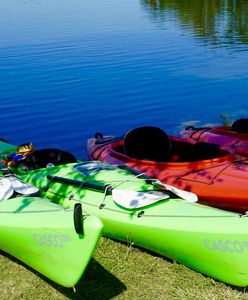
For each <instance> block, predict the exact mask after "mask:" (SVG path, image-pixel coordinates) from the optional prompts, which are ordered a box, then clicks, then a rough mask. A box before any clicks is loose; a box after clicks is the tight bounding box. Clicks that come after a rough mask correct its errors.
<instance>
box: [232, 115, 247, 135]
mask: <svg viewBox="0 0 248 300" xmlns="http://www.w3.org/2000/svg"><path fill="white" fill-rule="evenodd" d="M231 131H235V132H238V133H248V118H243V119H238V120H236V121H235V122H234V123H233V124H232V126H231Z"/></svg>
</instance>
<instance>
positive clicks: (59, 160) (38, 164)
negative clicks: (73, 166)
mask: <svg viewBox="0 0 248 300" xmlns="http://www.w3.org/2000/svg"><path fill="white" fill-rule="evenodd" d="M73 162H77V159H76V158H75V157H74V155H73V154H71V153H70V152H67V151H64V150H59V149H55V148H46V149H41V150H36V151H34V152H33V153H32V154H30V155H29V156H27V157H26V158H25V159H24V160H20V161H19V162H18V166H19V167H21V168H22V169H23V170H35V169H40V168H46V167H47V165H48V164H49V163H51V164H53V165H55V166H57V165H62V164H67V163H73Z"/></svg>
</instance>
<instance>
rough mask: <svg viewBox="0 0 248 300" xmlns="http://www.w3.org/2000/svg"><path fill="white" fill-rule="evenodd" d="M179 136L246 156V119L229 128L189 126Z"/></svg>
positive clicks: (247, 133) (247, 124)
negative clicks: (212, 144)
mask: <svg viewBox="0 0 248 300" xmlns="http://www.w3.org/2000/svg"><path fill="white" fill-rule="evenodd" d="M180 136H182V137H185V138H187V139H189V140H191V141H196V142H208V143H215V144H218V145H220V146H221V147H222V148H225V149H228V150H231V151H235V152H236V153H238V154H240V155H245V156H248V119H239V120H237V121H235V122H234V123H233V124H232V125H231V126H218V127H212V128H196V127H193V126H189V127H187V128H186V129H185V130H183V131H181V132H180Z"/></svg>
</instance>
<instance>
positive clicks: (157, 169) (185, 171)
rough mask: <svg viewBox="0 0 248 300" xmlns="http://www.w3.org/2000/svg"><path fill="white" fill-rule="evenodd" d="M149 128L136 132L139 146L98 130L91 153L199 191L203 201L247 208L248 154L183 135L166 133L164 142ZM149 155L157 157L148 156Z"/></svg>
mask: <svg viewBox="0 0 248 300" xmlns="http://www.w3.org/2000/svg"><path fill="white" fill-rule="evenodd" d="M150 128H151V127H143V128H138V131H139V129H141V131H142V130H143V132H142V134H143V133H144V132H146V131H147V130H148V134H145V135H144V136H145V138H144V136H142V134H141V136H139V132H138V135H135V134H134V140H133V142H134V144H135V143H136V145H134V148H135V147H136V150H135V149H134V150H133V149H132V143H130V142H132V138H131V139H127V137H129V135H128V134H127V135H125V136H122V137H119V138H118V137H112V136H103V135H102V134H99V133H98V134H96V136H95V137H94V138H90V139H89V140H88V142H87V151H88V156H89V158H90V159H92V160H100V161H104V162H110V163H113V164H126V165H128V166H129V167H131V168H133V169H135V170H138V171H139V172H143V173H145V174H146V175H148V176H151V177H156V178H158V179H159V180H160V181H162V182H163V183H166V184H169V185H173V186H175V187H178V188H180V189H184V190H187V191H190V192H193V193H195V194H197V195H198V198H199V202H201V203H203V204H206V205H211V206H214V207H218V208H222V209H226V210H232V211H237V212H242V213H244V212H246V211H248V197H247V195H248V159H247V158H246V157H240V156H238V155H236V154H235V153H233V152H231V151H228V150H226V149H222V148H220V147H219V146H218V145H216V144H210V143H203V142H200V143H196V142H190V141H187V140H186V139H184V138H181V137H173V136H167V140H166V141H164V143H163V141H162V140H163V138H161V137H160V138H157V136H156V134H154V133H155V132H156V130H155V132H151V135H150V136H149V130H150ZM154 128H156V127H154ZM142 139H143V141H142ZM144 140H145V141H144ZM157 140H159V143H157V142H156V141H157ZM166 143H167V146H168V143H170V147H169V148H171V149H170V150H169V151H168V149H166V148H165V144H166ZM146 144H147V145H146ZM149 144H150V145H149ZM130 145H131V147H130ZM151 145H152V146H151ZM146 146H147V147H146ZM149 146H150V148H149ZM160 146H161V147H160ZM146 148H147V149H148V151H147V152H148V154H147V153H145V154H144V155H148V156H147V157H146V158H145V159H144V158H142V151H143V152H146ZM155 148H158V150H157V151H156V149H155ZM137 149H138V150H137ZM137 151H138V152H140V153H138V152H137ZM149 151H150V153H149ZM159 152H161V153H162V152H168V153H166V156H165V157H163V158H159V159H156V155H161V153H159ZM149 155H150V157H152V156H153V155H154V157H152V158H149ZM144 157H145V156H144Z"/></svg>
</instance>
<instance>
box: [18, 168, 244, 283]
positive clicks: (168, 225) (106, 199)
mask: <svg viewBox="0 0 248 300" xmlns="http://www.w3.org/2000/svg"><path fill="white" fill-rule="evenodd" d="M83 164H84V163H82V165H83ZM85 164H86V163H85ZM87 164H89V163H87ZM76 165H77V164H68V165H63V166H56V167H53V168H49V169H39V170H33V171H29V172H26V173H25V172H19V176H21V177H22V178H23V179H25V180H26V181H28V182H30V183H32V184H34V185H35V186H38V187H39V188H40V191H41V193H42V194H43V196H45V197H48V198H49V199H52V200H53V201H55V202H57V203H59V204H62V205H63V206H64V207H71V206H73V205H74V203H82V205H83V207H84V209H85V210H86V211H87V212H89V213H90V214H93V215H95V216H97V217H99V218H101V220H102V222H103V224H104V229H103V234H104V235H105V236H107V237H110V238H113V239H118V240H121V241H124V242H127V243H130V244H132V243H133V244H135V245H137V246H141V247H144V248H146V249H149V250H151V251H154V252H156V253H159V254H161V255H164V256H166V257H168V258H170V259H173V260H176V261H178V262H180V263H182V264H185V265H186V266H188V267H190V268H192V269H194V270H197V271H199V272H201V273H203V274H205V275H208V276H211V277H213V278H216V279H218V280H221V281H224V282H226V283H229V284H232V285H237V286H246V285H247V284H248V259H247V256H248V248H247V247H248V240H247V224H248V219H247V217H245V216H240V215H239V214H237V213H232V212H227V211H223V210H219V209H215V208H211V207H207V206H202V205H200V204H195V203H189V202H186V201H183V200H181V199H178V198H169V199H166V200H163V201H160V202H158V203H154V204H152V205H149V206H147V207H141V208H139V209H127V208H124V207H122V206H120V205H118V204H117V203H116V202H115V201H114V199H113V197H112V196H111V195H106V194H104V192H100V191H96V190H93V189H90V188H86V187H85V185H83V183H82V185H81V186H75V185H73V184H66V183H63V182H57V181H56V177H55V176H58V177H60V178H61V177H62V178H66V179H72V180H77V182H79V181H82V182H84V183H85V182H91V183H98V184H101V185H102V186H106V185H111V186H112V187H114V188H116V189H118V188H121V189H122V190H136V191H141V190H147V189H152V188H153V187H152V186H151V185H150V184H147V183H146V182H145V181H144V180H142V179H138V178H137V177H134V176H133V175H131V174H130V173H127V172H126V171H125V170H121V169H119V168H115V169H114V170H92V173H89V174H88V175H85V174H84V175H82V173H80V172H78V171H77V170H75V168H74V167H75V166H76ZM47 176H48V177H47Z"/></svg>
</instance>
